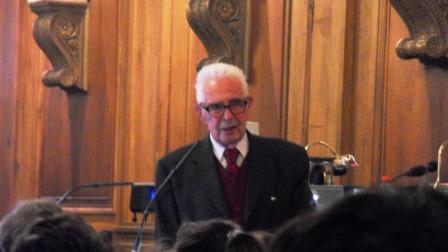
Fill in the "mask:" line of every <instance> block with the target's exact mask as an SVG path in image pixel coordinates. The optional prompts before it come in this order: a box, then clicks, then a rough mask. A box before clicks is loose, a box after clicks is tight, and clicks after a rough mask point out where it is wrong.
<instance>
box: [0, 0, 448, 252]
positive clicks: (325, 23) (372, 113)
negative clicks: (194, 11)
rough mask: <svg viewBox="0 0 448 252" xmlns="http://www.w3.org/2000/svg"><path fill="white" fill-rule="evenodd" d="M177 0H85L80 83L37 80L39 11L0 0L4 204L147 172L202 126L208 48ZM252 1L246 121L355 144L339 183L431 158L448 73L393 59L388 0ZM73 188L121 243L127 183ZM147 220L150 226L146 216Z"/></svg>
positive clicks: (439, 136)
mask: <svg viewBox="0 0 448 252" xmlns="http://www.w3.org/2000/svg"><path fill="white" fill-rule="evenodd" d="M187 3H188V0H166V1H165V0H164V1H147V0H129V1H121V0H107V1H89V7H88V12H87V17H88V18H87V20H88V21H87V22H88V29H87V31H88V34H87V35H88V40H87V49H88V58H87V60H88V68H87V81H88V92H87V93H86V94H81V93H66V92H64V91H62V90H60V89H58V88H45V87H44V86H43V84H42V83H41V75H42V72H43V71H44V70H45V69H48V68H50V67H51V66H50V65H49V63H48V60H47V59H46V58H45V56H44V55H43V53H42V52H41V51H40V50H39V49H38V47H37V45H36V43H35V42H34V40H33V37H32V31H31V28H32V25H33V22H34V20H35V15H34V14H32V13H31V10H30V9H29V6H28V4H27V1H26V0H20V1H1V2H0V7H1V11H2V15H0V21H1V23H0V28H1V31H2V32H1V34H0V42H1V43H2V46H1V47H0V56H1V61H0V80H1V82H0V98H1V99H0V102H1V104H0V105H1V107H0V115H1V117H0V123H1V125H2V129H1V131H0V147H1V149H0V165H1V169H0V183H1V185H2V190H0V197H1V198H2V203H1V204H2V205H0V215H1V214H3V213H4V212H5V211H6V209H7V208H8V207H9V206H11V205H12V204H13V203H14V202H15V201H16V200H18V199H22V198H32V197H38V196H58V195H61V194H62V193H63V192H64V191H66V190H67V189H68V188H69V187H71V186H74V185H77V184H80V183H88V182H94V181H112V180H115V181H121V180H127V181H139V182H153V181H154V173H155V165H156V160H157V159H158V158H160V157H161V156H163V155H165V154H166V153H167V152H169V151H172V150H174V149H176V148H178V147H179V146H182V145H184V144H187V143H190V142H192V141H194V140H196V139H198V138H201V137H203V136H204V135H205V134H206V129H205V127H204V126H203V125H202V124H201V122H200V120H198V118H197V115H196V114H195V98H194V92H195V90H194V81H195V74H196V71H195V66H196V64H197V63H198V61H199V60H200V59H202V58H205V57H206V51H205V49H204V47H203V46H202V45H201V43H200V41H199V40H198V39H197V38H196V36H195V35H194V33H193V32H192V31H191V29H190V28H189V26H188V23H187V19H186V6H187ZM252 8H253V10H252V17H251V19H252V33H251V48H250V55H251V62H252V65H251V66H250V68H251V79H250V92H251V94H252V95H253V96H254V99H255V103H254V106H253V107H252V111H251V112H252V113H251V115H250V120H251V121H256V122H259V124H260V133H261V135H265V136H274V137H282V138H283V137H284V138H287V139H289V140H291V141H294V142H297V143H300V144H303V145H305V144H307V143H310V142H311V141H315V140H323V141H326V142H328V143H329V144H330V145H331V146H333V147H335V148H336V149H337V150H338V151H339V152H341V153H352V154H354V155H355V157H356V158H357V160H358V162H359V164H360V168H359V169H358V170H353V171H350V172H349V175H348V176H346V178H344V179H342V180H339V181H338V183H346V184H360V185H371V184H375V183H377V182H378V181H379V179H380V177H381V176H382V175H395V174H397V173H399V172H401V171H403V170H405V169H406V168H409V167H411V166H414V165H417V164H422V163H426V162H427V161H429V160H430V159H435V158H436V152H437V148H438V146H439V145H440V144H441V143H442V141H443V140H445V139H447V138H448V117H446V116H445V115H446V114H447V112H448V111H447V110H448V108H447V107H448V104H447V103H446V102H445V100H446V97H447V95H448V86H447V85H446V83H447V81H448V74H447V71H446V70H443V69H438V68H427V67H425V66H424V65H422V64H421V63H420V62H418V61H417V60H410V61H403V60H400V59H398V57H397V56H396V54H395V51H394V46H395V43H396V42H397V41H398V39H400V38H402V37H406V36H407V31H406V27H405V26H404V24H403V22H402V21H401V20H400V18H399V17H398V15H397V14H396V13H395V11H394V10H393V9H392V8H391V7H390V4H389V2H388V1H386V0H349V1H346V0H332V1H329V0H303V1H295V0H287V1H276V0H260V1H257V3H256V4H253V5H252ZM319 153H320V152H319ZM444 176H445V177H448V174H444ZM404 182H406V181H403V183H404ZM414 182H415V183H417V182H418V181H417V180H416V181H414ZM442 182H443V180H442ZM8 194H10V197H8ZM74 196H76V198H77V199H79V200H80V201H69V202H67V203H68V204H67V205H66V206H70V208H67V210H69V211H74V212H77V213H81V214H82V215H83V216H84V217H85V218H86V220H88V221H89V222H90V223H93V224H94V225H95V226H96V227H97V228H99V229H108V230H114V231H115V233H116V235H118V240H117V241H118V243H119V244H118V246H119V247H121V248H123V250H127V249H128V248H129V247H130V244H131V242H132V241H130V240H131V239H132V238H133V237H134V236H133V234H134V233H135V230H136V225H135V224H134V223H132V221H131V219H132V218H131V214H130V213H129V210H128V205H129V189H128V188H125V189H123V188H114V189H94V190H83V191H80V192H78V193H76V194H74ZM4 198H6V199H10V200H5V201H3V199H4ZM147 228H148V230H147V231H148V232H147V233H148V237H149V238H151V237H152V235H153V216H150V218H149V220H148V225H147Z"/></svg>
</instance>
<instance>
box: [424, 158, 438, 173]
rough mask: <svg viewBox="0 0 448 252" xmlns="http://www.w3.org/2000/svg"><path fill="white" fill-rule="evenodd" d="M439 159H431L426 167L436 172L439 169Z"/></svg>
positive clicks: (429, 170)
mask: <svg viewBox="0 0 448 252" xmlns="http://www.w3.org/2000/svg"><path fill="white" fill-rule="evenodd" d="M437 167H438V164H437V161H434V160H431V161H429V162H428V163H427V164H426V169H427V170H428V172H435V171H437Z"/></svg>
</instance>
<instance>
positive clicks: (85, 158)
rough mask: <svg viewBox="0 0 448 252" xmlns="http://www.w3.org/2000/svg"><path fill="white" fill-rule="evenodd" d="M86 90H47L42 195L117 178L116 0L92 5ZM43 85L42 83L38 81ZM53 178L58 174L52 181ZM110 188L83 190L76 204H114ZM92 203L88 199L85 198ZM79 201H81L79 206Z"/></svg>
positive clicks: (90, 10)
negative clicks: (56, 179)
mask: <svg viewBox="0 0 448 252" xmlns="http://www.w3.org/2000/svg"><path fill="white" fill-rule="evenodd" d="M87 15H89V16H88V29H87V37H88V41H87V50H88V58H87V61H88V66H89V67H88V68H87V70H86V71H87V76H88V78H87V82H88V92H87V93H66V92H64V91H62V90H60V89H54V88H52V89H49V88H46V89H45V95H46V97H45V98H46V99H45V100H44V102H45V107H44V108H43V112H44V113H43V114H44V115H45V122H44V126H43V129H42V131H43V135H44V141H43V143H42V152H41V153H42V155H43V157H42V163H41V164H40V165H41V169H42V180H41V190H42V192H41V195H43V196H57V195H61V194H63V193H64V191H66V190H68V188H70V187H71V186H75V185H79V184H85V183H92V182H98V181H112V180H113V179H114V171H113V167H114V155H115V154H114V151H115V149H114V144H115V138H114V134H115V125H116V122H115V114H116V108H115V107H116V92H117V91H116V86H117V84H116V83H117V81H116V72H117V63H116V62H117V58H116V50H117V32H116V27H117V23H116V22H117V4H116V1H108V4H107V5H104V4H101V2H98V1H93V2H91V3H90V4H89V10H88V13H87ZM37 84H38V85H39V86H42V85H41V84H40V83H37ZM55 177H57V178H60V179H59V180H58V182H56V183H54V182H53V181H54V180H55ZM111 192H112V190H110V189H96V190H80V191H79V192H77V193H75V194H73V196H76V197H77V198H78V197H80V202H78V203H76V204H78V206H81V205H84V204H88V205H89V206H95V205H96V206H108V207H110V206H111V204H112V200H111V195H112V194H111ZM85 201H88V202H85ZM79 204H80V205H79Z"/></svg>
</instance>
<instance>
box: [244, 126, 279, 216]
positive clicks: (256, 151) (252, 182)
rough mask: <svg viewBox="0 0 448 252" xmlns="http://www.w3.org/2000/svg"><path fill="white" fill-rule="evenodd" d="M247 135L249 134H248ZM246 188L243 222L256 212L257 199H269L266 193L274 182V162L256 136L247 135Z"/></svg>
mask: <svg viewBox="0 0 448 252" xmlns="http://www.w3.org/2000/svg"><path fill="white" fill-rule="evenodd" d="M248 134H249V133H248ZM247 158H248V160H247V166H246V167H247V169H248V174H247V188H246V207H245V220H246V222H247V221H248V220H249V218H250V215H251V213H253V211H254V210H256V209H255V208H254V207H255V205H256V202H257V199H258V198H259V197H270V195H269V194H268V193H266V192H269V191H268V190H269V188H271V187H272V185H273V184H274V181H275V176H276V175H275V174H276V173H275V167H274V161H273V159H272V157H271V156H270V154H269V152H267V151H266V149H265V148H264V146H263V143H261V142H259V141H258V139H257V137H256V136H252V135H250V134H249V153H248V156H247Z"/></svg>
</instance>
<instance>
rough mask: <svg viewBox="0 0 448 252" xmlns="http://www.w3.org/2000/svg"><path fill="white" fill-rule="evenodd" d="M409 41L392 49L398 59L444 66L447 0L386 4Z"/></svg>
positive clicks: (447, 54)
mask: <svg viewBox="0 0 448 252" xmlns="http://www.w3.org/2000/svg"><path fill="white" fill-rule="evenodd" d="M390 2H391V4H392V6H393V7H394V8H395V9H396V11H397V12H398V14H399V15H400V17H401V18H402V19H403V21H404V23H405V24H406V27H407V28H408V30H409V33H410V37H409V38H404V39H401V40H400V41H399V42H398V44H397V47H396V52H397V54H398V56H399V57H400V58H402V59H412V58H418V59H419V60H420V61H421V62H422V63H424V64H427V65H437V66H441V67H446V66H448V64H447V63H448V61H447V57H448V0H390Z"/></svg>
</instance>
